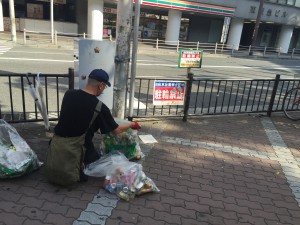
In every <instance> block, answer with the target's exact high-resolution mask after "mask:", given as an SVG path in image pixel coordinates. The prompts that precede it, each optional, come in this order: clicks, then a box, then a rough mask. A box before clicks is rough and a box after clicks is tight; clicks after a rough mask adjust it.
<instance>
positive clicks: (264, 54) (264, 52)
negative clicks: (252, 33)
mask: <svg viewBox="0 0 300 225" xmlns="http://www.w3.org/2000/svg"><path fill="white" fill-rule="evenodd" d="M266 51H267V47H266V46H265V50H264V57H265V55H266Z"/></svg>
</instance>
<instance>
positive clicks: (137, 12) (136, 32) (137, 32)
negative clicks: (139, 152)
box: [129, 0, 141, 118]
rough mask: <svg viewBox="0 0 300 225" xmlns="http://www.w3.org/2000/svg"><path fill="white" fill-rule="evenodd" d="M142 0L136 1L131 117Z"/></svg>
mask: <svg viewBox="0 0 300 225" xmlns="http://www.w3.org/2000/svg"><path fill="white" fill-rule="evenodd" d="M140 11H141V5H140V0H136V1H135V6H134V27H133V46H132V60H131V76H130V98H129V118H132V115H133V106H134V90H135V77H136V59H137V49H138V39H139V24H140Z"/></svg>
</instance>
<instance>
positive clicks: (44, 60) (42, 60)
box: [0, 57, 74, 63]
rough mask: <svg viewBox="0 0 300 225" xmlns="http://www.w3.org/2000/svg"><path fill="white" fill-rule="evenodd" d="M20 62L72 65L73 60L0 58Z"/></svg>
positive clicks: (0, 58)
mask: <svg viewBox="0 0 300 225" xmlns="http://www.w3.org/2000/svg"><path fill="white" fill-rule="evenodd" d="M3 59H4V60H21V61H39V62H63V63H66V62H67V63H73V62H74V60H61V59H28V58H6V57H0V60H3Z"/></svg>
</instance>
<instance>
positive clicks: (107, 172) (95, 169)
mask: <svg viewBox="0 0 300 225" xmlns="http://www.w3.org/2000/svg"><path fill="white" fill-rule="evenodd" d="M84 173H85V174H86V175H88V176H94V177H105V180H104V183H103V188H104V189H105V190H107V191H108V192H110V193H113V194H116V195H117V196H119V197H120V198H121V199H123V200H125V201H129V200H130V199H133V198H134V197H135V196H137V195H141V194H145V193H149V192H159V189H158V188H157V186H156V185H155V183H154V182H153V181H152V180H151V179H150V178H149V177H147V176H146V175H145V173H144V172H143V169H142V165H140V164H138V163H135V162H130V161H129V160H128V158H126V156H125V155H124V154H123V153H121V152H111V153H108V154H106V155H104V156H103V157H102V158H101V159H99V160H97V161H95V162H93V163H91V164H89V165H87V167H86V168H85V169H84Z"/></svg>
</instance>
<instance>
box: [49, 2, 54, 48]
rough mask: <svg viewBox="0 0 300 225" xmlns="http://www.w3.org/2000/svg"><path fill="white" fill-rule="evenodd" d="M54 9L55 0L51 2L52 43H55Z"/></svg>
mask: <svg viewBox="0 0 300 225" xmlns="http://www.w3.org/2000/svg"><path fill="white" fill-rule="evenodd" d="M53 20H54V8H53V0H50V29H51V43H52V44H53V43H54V22H53Z"/></svg>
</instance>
